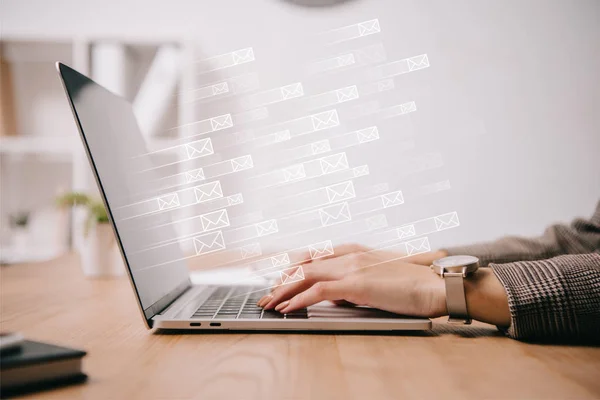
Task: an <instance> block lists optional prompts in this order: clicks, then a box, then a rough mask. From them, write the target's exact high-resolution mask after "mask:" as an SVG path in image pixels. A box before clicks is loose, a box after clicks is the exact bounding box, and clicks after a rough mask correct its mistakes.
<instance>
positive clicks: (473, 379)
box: [0, 255, 600, 400]
mask: <svg viewBox="0 0 600 400" xmlns="http://www.w3.org/2000/svg"><path fill="white" fill-rule="evenodd" d="M0 278H1V287H0V289H1V298H0V299H1V308H0V310H1V329H2V330H5V331H20V332H23V333H24V334H25V335H26V336H27V337H28V338H31V339H37V340H42V341H48V342H54V343H57V344H63V345H67V346H73V347H79V348H83V349H85V350H87V351H88V356H87V357H86V358H85V359H84V370H85V372H86V373H88V374H89V376H90V379H89V381H88V383H86V384H83V385H79V386H74V387H69V388H64V389H60V390H55V391H51V392H46V393H44V394H43V395H41V394H36V395H35V397H36V398H54V399H65V398H85V399H158V398H160V399H344V400H347V399H425V398H444V399H454V398H456V399H466V398H475V399H482V398H487V399H491V398H502V399H514V398H526V399H534V398H535V399H550V398H553V399H566V398H571V399H584V398H600V348H590V347H571V346H548V345H532V344H525V343H520V342H517V341H514V340H511V339H507V338H505V337H503V336H502V335H500V334H499V333H498V332H497V331H496V329H495V328H494V327H492V326H489V325H484V324H476V325H474V326H472V327H468V328H462V327H461V328H454V329H450V328H448V326H447V325H445V324H442V323H441V322H442V321H440V323H437V324H436V325H435V329H434V331H433V332H430V333H427V334H406V335H383V336H378V335H354V334H352V335H326V334H235V333H223V334H184V335H182V334H160V333H156V332H151V331H147V330H146V329H145V328H144V325H143V323H142V320H141V317H140V316H139V315H138V310H137V306H136V304H135V301H134V297H133V293H132V291H131V289H130V286H129V283H128V282H127V279H126V278H122V279H116V280H89V279H84V277H83V275H82V273H81V271H80V269H79V267H78V261H77V258H76V257H75V256H73V255H71V256H67V257H64V258H61V259H58V260H55V261H52V262H48V263H42V264H37V265H33V264H32V265H18V266H10V267H2V268H1V270H0Z"/></svg>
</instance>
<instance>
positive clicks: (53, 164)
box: [0, 37, 189, 262]
mask: <svg viewBox="0 0 600 400" xmlns="http://www.w3.org/2000/svg"><path fill="white" fill-rule="evenodd" d="M167 43H168V44H167V45H168V46H176V47H179V46H180V43H181V42H180V41H177V42H173V41H168V42H167ZM162 45H165V44H164V43H160V42H154V43H150V42H139V41H130V42H129V41H127V39H122V40H120V41H119V42H115V41H105V40H103V38H80V39H77V40H71V41H64V40H56V41H52V40H50V39H40V40H32V39H31V38H26V39H21V38H16V37H11V38H8V39H7V38H4V40H3V41H2V48H1V51H2V59H3V60H5V61H6V62H8V63H10V64H11V66H13V68H12V71H13V93H14V97H15V103H16V104H15V108H16V119H17V132H16V133H17V135H14V136H3V137H0V188H1V190H0V192H1V193H0V225H1V226H2V230H1V232H2V236H1V237H0V239H1V240H0V262H25V261H40V260H43V259H49V258H53V257H55V256H57V255H60V254H61V253H62V252H64V251H65V250H67V249H68V248H69V247H73V248H81V245H82V243H83V226H84V223H83V222H84V219H85V218H86V215H85V211H84V210H75V211H74V212H73V213H72V216H71V218H70V220H71V221H70V226H69V227H68V229H67V230H68V231H69V232H70V234H69V235H67V236H68V237H69V243H67V242H66V239H65V243H64V244H63V245H61V244H59V243H57V244H53V245H48V242H49V241H50V242H51V241H52V240H51V237H52V236H53V233H52V232H46V236H48V239H47V240H44V239H42V240H41V241H40V243H31V245H30V246H27V249H26V250H25V251H22V250H19V251H17V250H16V249H15V248H14V246H12V245H11V240H10V239H11V237H10V235H11V234H10V231H9V229H7V226H8V225H9V224H8V221H9V216H10V215H11V214H13V213H15V212H17V211H34V210H40V209H44V210H45V211H46V212H51V211H52V208H53V199H54V198H55V197H56V195H57V194H58V193H59V191H62V192H64V191H77V192H85V193H92V194H93V193H97V189H96V185H95V182H94V179H93V176H92V174H91V170H90V167H89V162H88V160H87V157H86V155H85V153H84V150H83V146H82V144H81V141H80V139H79V135H78V133H77V129H76V126H75V123H74V121H73V117H72V114H71V110H70V108H69V105H68V103H67V100H66V98H65V95H64V91H63V89H62V87H61V85H60V81H59V78H58V75H57V73H56V69H55V67H54V63H55V62H56V61H61V62H65V63H67V64H68V65H70V66H72V67H73V68H75V69H76V70H78V71H80V72H82V73H84V74H86V75H88V76H91V77H92V78H94V79H95V80H97V81H98V82H99V83H101V84H103V85H105V86H107V87H108V88H109V89H111V90H113V91H115V92H117V93H118V94H121V95H123V96H124V97H126V98H128V99H129V100H134V97H135V94H136V92H137V91H138V90H139V88H140V86H141V85H142V84H141V83H140V82H142V83H143V80H144V73H145V72H147V71H148V69H149V68H150V67H151V66H152V62H153V58H154V54H155V53H156V52H157V49H158V48H159V47H160V46H162ZM176 83H177V82H176ZM178 90H179V89H178ZM178 106H180V104H178ZM179 114H182V115H187V114H186V112H181V111H180V112H179ZM188 114H189V112H188ZM176 123H177V121H172V124H173V125H172V126H174V124H176ZM38 181H39V182H41V184H40V183H39V182H38ZM46 225H47V229H52V228H53V227H52V226H51V225H52V224H46ZM42 233H43V232H42ZM42 236H43V235H42Z"/></svg>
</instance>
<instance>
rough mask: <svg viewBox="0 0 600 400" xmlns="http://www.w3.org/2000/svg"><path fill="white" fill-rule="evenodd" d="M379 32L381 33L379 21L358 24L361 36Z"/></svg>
mask: <svg viewBox="0 0 600 400" xmlns="http://www.w3.org/2000/svg"><path fill="white" fill-rule="evenodd" d="M379 32H381V27H380V26H379V20H378V19H373V20H371V21H365V22H361V23H360V24H358V34H359V35H360V36H366V35H372V34H374V33H379Z"/></svg>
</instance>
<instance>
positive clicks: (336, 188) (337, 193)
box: [325, 181, 356, 203]
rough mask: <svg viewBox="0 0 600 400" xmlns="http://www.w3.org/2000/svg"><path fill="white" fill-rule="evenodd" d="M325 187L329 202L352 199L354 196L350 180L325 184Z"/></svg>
mask: <svg viewBox="0 0 600 400" xmlns="http://www.w3.org/2000/svg"><path fill="white" fill-rule="evenodd" d="M325 189H326V191H327V197H328V198H329V202H330V203H335V202H336V201H342V200H348V199H353V198H354V197H356V193H355V191H354V184H353V183H352V181H348V182H342V183H338V184H335V185H331V186H327V187H326V188H325Z"/></svg>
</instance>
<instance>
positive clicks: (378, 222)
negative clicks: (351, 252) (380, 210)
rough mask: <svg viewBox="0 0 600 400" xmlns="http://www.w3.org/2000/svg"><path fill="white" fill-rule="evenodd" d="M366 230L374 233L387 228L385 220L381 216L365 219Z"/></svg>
mask: <svg viewBox="0 0 600 400" xmlns="http://www.w3.org/2000/svg"><path fill="white" fill-rule="evenodd" d="M366 221H367V229H368V230H369V231H374V230H375V229H379V228H385V227H386V226H387V218H386V217H385V215H383V214H379V215H374V216H372V217H370V218H367V220H366Z"/></svg>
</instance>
